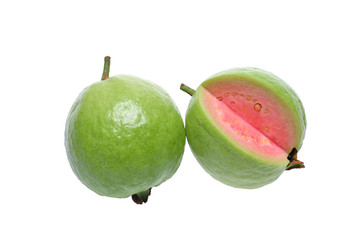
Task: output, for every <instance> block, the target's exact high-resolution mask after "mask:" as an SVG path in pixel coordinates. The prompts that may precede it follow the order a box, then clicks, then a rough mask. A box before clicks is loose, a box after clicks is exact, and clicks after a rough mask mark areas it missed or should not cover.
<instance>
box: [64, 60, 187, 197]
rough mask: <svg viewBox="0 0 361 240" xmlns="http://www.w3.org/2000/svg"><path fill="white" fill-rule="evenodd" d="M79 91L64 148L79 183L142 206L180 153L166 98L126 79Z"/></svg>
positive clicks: (178, 125) (176, 120)
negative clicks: (129, 199)
mask: <svg viewBox="0 0 361 240" xmlns="http://www.w3.org/2000/svg"><path fill="white" fill-rule="evenodd" d="M109 63H110V58H109V57H106V58H105V68H104V74H103V79H102V80H103V81H99V82H96V83H94V84H92V85H91V86H89V87H87V88H85V89H84V90H83V91H82V92H81V94H80V95H79V96H78V98H77V99H76V101H75V102H74V104H73V106H72V107H71V109H70V112H69V115H68V118H67V121H66V128H65V147H66V152H67V156H68V160H69V163H70V166H71V168H72V170H73V172H74V173H75V175H76V176H77V177H78V178H79V180H80V181H81V182H82V183H83V184H84V185H86V186H87V187H88V188H89V189H91V190H93V191H94V192H96V193H97V194H99V195H103V196H109V197H116V198H126V197H129V196H132V197H133V200H134V201H135V202H136V203H143V202H146V201H147V199H148V195H150V189H151V188H152V187H154V186H158V185H160V184H161V183H163V182H164V181H166V180H168V179H169V178H171V177H172V175H173V174H174V173H175V172H176V171H177V169H178V167H179V165H180V163H181V159H182V156H183V152H184V145H185V129H184V124H183V120H182V118H181V115H180V113H179V111H178V109H177V107H176V105H175V103H174V102H173V101H172V99H171V97H170V96H169V95H168V94H167V93H166V92H165V91H164V90H163V89H162V88H161V87H159V86H157V85H155V84H154V83H151V82H149V81H146V80H142V79H140V78H137V77H134V76H128V75H116V76H113V77H110V78H108V74H109Z"/></svg>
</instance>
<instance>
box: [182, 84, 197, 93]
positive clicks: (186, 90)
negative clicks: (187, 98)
mask: <svg viewBox="0 0 361 240" xmlns="http://www.w3.org/2000/svg"><path fill="white" fill-rule="evenodd" d="M180 89H181V90H182V91H184V92H186V93H188V94H189V95H191V96H193V95H194V94H195V93H196V90H194V89H192V88H190V87H188V86H187V85H185V84H184V83H182V84H181V85H180Z"/></svg>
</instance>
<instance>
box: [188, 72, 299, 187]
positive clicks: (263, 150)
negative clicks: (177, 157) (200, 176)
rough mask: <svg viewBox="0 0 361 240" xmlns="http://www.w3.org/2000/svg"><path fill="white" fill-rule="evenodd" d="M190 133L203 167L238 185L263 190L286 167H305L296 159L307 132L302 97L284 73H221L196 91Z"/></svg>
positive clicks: (192, 148) (194, 152) (191, 102)
mask: <svg viewBox="0 0 361 240" xmlns="http://www.w3.org/2000/svg"><path fill="white" fill-rule="evenodd" d="M181 89H182V90H183V91H185V92H187V93H189V94H190V95H192V99H191V101H190V103H189V106H188V109H187V113H186V120H185V122H186V135H187V140H188V143H189V146H190V148H191V150H192V152H193V154H194V156H195V157H196V159H197V160H198V162H199V163H200V165H201V166H202V167H203V168H204V169H205V171H206V172H208V173H209V174H210V175H211V176H212V177H213V178H215V179H217V180H218V181H220V182H222V183H224V184H226V185H229V186H232V187H236V188H248V189H253V188H259V187H262V186H264V185H266V184H269V183H271V182H273V181H275V180H276V179H277V178H278V177H279V176H280V175H281V174H282V173H283V171H284V170H289V169H292V168H303V167H304V164H303V162H301V161H299V160H298V159H297V152H298V151H299V150H300V148H301V146H302V142H303V139H304V137H305V130H306V116H305V111H304V107H303V105H302V102H301V100H300V99H299V97H298V96H297V94H296V93H295V91H294V90H292V88H291V87H290V86H289V85H288V84H287V83H286V82H284V81H283V80H281V79H280V78H279V77H277V76H275V75H273V74H272V73H270V72H267V71H264V70H261V69H257V68H234V69H230V70H226V71H223V72H220V73H217V74H215V75H213V76H211V77H210V78H208V79H207V80H206V81H204V82H203V83H202V84H201V85H200V86H199V87H198V88H197V89H196V90H193V89H191V88H190V87H188V86H186V85H184V84H182V85H181Z"/></svg>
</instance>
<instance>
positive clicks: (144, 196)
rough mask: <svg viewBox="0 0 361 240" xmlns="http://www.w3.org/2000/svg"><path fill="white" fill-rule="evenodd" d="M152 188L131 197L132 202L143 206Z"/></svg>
mask: <svg viewBox="0 0 361 240" xmlns="http://www.w3.org/2000/svg"><path fill="white" fill-rule="evenodd" d="M151 189H152V188H149V189H148V190H145V191H143V192H139V193H136V194H133V195H132V199H133V202H135V203H136V204H143V203H146V202H147V201H148V197H149V196H150V192H151Z"/></svg>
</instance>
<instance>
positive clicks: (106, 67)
mask: <svg viewBox="0 0 361 240" xmlns="http://www.w3.org/2000/svg"><path fill="white" fill-rule="evenodd" d="M109 69H110V57H109V56H106V57H105V58H104V70H103V76H102V81H104V80H107V79H108V78H109Z"/></svg>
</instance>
